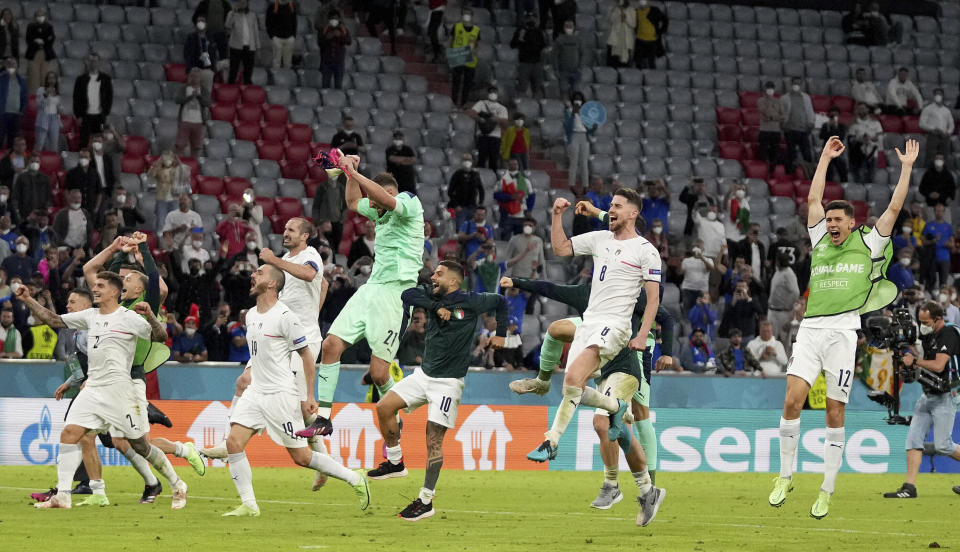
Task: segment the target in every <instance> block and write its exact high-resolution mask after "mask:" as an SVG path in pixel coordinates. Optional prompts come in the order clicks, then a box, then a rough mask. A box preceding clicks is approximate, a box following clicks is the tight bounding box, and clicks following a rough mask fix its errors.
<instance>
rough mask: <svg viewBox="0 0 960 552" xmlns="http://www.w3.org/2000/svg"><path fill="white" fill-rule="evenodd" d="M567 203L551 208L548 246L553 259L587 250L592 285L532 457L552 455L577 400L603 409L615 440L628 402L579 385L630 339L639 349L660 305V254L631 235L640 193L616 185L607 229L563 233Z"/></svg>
mask: <svg viewBox="0 0 960 552" xmlns="http://www.w3.org/2000/svg"><path fill="white" fill-rule="evenodd" d="M569 207H570V202H569V201H567V200H566V199H563V198H560V199H557V201H556V202H555V203H554V205H553V225H552V229H551V236H550V239H551V243H552V244H553V252H554V254H556V255H557V256H559V257H567V256H570V255H574V254H577V255H593V257H594V266H593V287H592V289H591V290H590V300H589V304H588V306H587V309H586V310H585V311H584V313H583V324H581V325H580V327H578V328H577V330H576V333H575V334H574V338H573V343H572V344H571V346H570V352H569V353H568V359H569V360H568V363H567V372H566V374H565V375H564V380H563V400H562V401H561V403H560V406H559V407H558V408H557V413H556V416H555V417H554V419H553V426H552V427H551V428H550V430H549V431H547V432H546V434H545V436H546V440H545V441H544V442H543V443H542V444H541V445H540V446H539V447H538V448H537V449H536V450H534V451H532V452H531V453H530V454H528V455H527V458H529V459H530V460H533V461H535V462H544V461H547V460H552V459H553V458H556V456H557V443H558V442H559V441H560V436H561V435H563V432H564V431H565V430H566V428H567V425H569V423H570V420H571V419H572V418H573V414H574V412H576V410H577V407H578V406H580V404H581V403H582V404H584V405H586V406H593V407H598V408H602V409H603V410H606V411H608V412H610V414H611V416H610V431H609V435H608V437H609V439H610V440H611V441H615V440H617V439H618V437H619V436H620V434H621V433H622V432H623V431H626V428H625V427H624V422H623V417H624V415H625V414H626V413H627V409H628V408H629V406H630V402H629V401H624V400H622V399H617V398H614V397H610V396H605V395H603V394H601V393H600V392H598V391H597V390H596V389H593V388H590V387H585V386H586V383H587V379H589V378H590V377H592V376H594V374H595V373H596V372H598V371H599V370H600V368H602V367H603V366H604V365H605V364H607V362H609V361H610V360H611V359H612V358H613V357H615V356H616V355H617V354H618V353H619V352H620V350H621V349H622V348H623V347H624V346H625V345H627V344H628V343H629V346H630V348H631V349H633V350H635V351H641V350H644V349H645V348H646V340H647V334H649V333H650V328H651V327H652V326H653V320H654V318H655V316H656V313H657V307H658V306H659V305H660V253H659V252H658V251H657V249H656V248H655V247H654V246H653V245H651V244H650V242H648V241H647V240H646V239H644V238H643V237H641V236H640V235H638V234H637V230H636V221H637V216H639V214H640V196H639V194H637V192H635V191H633V190H629V189H620V190H617V192H616V193H615V194H614V196H613V201H612V202H611V203H610V209H609V215H610V217H609V218H610V230H609V231H606V230H602V231H597V232H588V233H586V234H580V235H579V236H574V237H573V238H569V239H568V238H567V236H566V233H565V232H564V230H563V223H562V218H561V217H562V215H563V212H564V211H566V210H567V209H568V208H569ZM641 289H644V290H645V291H646V292H647V308H646V309H645V311H644V314H643V322H642V324H641V326H640V331H639V332H638V333H637V335H636V336H635V337H633V338H632V339H631V336H632V333H631V327H630V319H631V316H632V314H633V308H634V305H635V304H636V302H637V297H638V296H639V295H640V291H641Z"/></svg>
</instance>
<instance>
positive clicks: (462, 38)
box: [450, 7, 506, 117]
mask: <svg viewBox="0 0 960 552" xmlns="http://www.w3.org/2000/svg"><path fill="white" fill-rule="evenodd" d="M479 44H480V27H477V26H476V25H474V24H473V10H472V9H470V8H467V7H465V8H463V10H462V11H461V15H460V21H458V22H457V23H456V25H454V26H453V32H452V33H451V34H450V47H451V48H470V51H471V56H470V59H468V60H467V62H466V63H464V64H463V65H459V66H457V67H453V68H452V70H451V74H452V77H453V81H452V86H453V89H452V91H451V97H452V98H453V103H454V105H456V106H458V107H463V106H465V105H466V104H467V100H468V99H469V98H470V92H471V91H472V90H473V76H474V74H475V73H476V72H477V46H478V45H479ZM504 117H506V115H504Z"/></svg>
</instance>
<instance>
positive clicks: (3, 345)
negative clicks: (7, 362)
mask: <svg viewBox="0 0 960 552" xmlns="http://www.w3.org/2000/svg"><path fill="white" fill-rule="evenodd" d="M0 337H2V339H0V358H3V359H12V358H23V337H22V336H21V335H20V331H19V330H18V329H17V328H16V327H15V326H14V325H13V309H11V308H6V307H4V309H3V310H2V311H0Z"/></svg>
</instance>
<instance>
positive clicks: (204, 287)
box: [171, 248, 249, 325]
mask: <svg viewBox="0 0 960 552" xmlns="http://www.w3.org/2000/svg"><path fill="white" fill-rule="evenodd" d="M223 249H224V248H221V252H222V251H223ZM172 261H173V262H172V263H171V267H172V268H173V273H174V275H175V277H176V280H177V283H178V284H179V285H180V289H179V290H178V292H177V298H176V302H175V310H176V311H177V312H189V311H190V306H191V305H192V304H196V305H198V306H199V307H200V311H199V313H200V325H203V324H206V323H207V322H208V321H209V320H210V314H211V312H212V309H213V306H214V305H215V304H217V303H219V297H220V287H219V286H218V285H217V279H216V278H217V275H218V273H219V271H220V268H221V267H222V266H223V262H224V261H223V256H221V257H220V259H219V260H218V261H217V262H216V263H211V262H209V261H208V262H207V263H206V264H201V263H200V260H199V259H191V260H190V262H189V263H187V266H188V272H187V273H183V271H181V270H180V259H179V254H178V253H175V254H174V255H172ZM247 290H248V293H249V287H248V288H247Z"/></svg>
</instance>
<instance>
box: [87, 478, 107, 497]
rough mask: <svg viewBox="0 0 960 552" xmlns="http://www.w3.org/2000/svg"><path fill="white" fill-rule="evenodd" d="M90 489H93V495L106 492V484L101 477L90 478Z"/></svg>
mask: <svg viewBox="0 0 960 552" xmlns="http://www.w3.org/2000/svg"><path fill="white" fill-rule="evenodd" d="M90 490H91V491H93V494H95V495H106V494H107V486H106V484H104V482H103V479H91V480H90Z"/></svg>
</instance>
